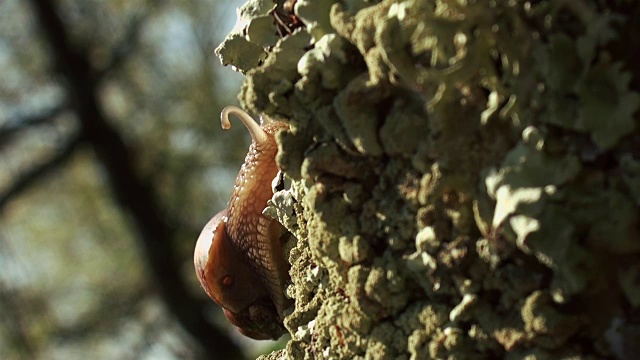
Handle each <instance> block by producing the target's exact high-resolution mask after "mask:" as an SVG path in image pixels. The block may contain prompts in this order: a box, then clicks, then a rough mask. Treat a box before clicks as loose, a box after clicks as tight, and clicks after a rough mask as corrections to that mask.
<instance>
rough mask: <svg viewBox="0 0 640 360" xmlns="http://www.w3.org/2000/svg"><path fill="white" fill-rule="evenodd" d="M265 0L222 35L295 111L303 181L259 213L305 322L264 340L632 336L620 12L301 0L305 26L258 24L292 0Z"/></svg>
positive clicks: (307, 349) (632, 154)
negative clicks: (233, 31) (286, 267)
mask: <svg viewBox="0 0 640 360" xmlns="http://www.w3.org/2000/svg"><path fill="white" fill-rule="evenodd" d="M267 3H269V2H268V1H266V2H264V1H263V2H262V4H263V5H264V6H263V7H262V9H263V12H255V13H254V15H256V16H253V17H252V18H251V19H253V20H248V23H246V24H245V26H244V28H246V29H248V30H246V31H245V33H243V34H242V39H243V40H242V41H245V43H244V45H242V44H240V45H233V46H231V45H229V46H230V49H229V51H232V50H233V48H234V46H239V48H238V49H240V50H237V51H239V52H238V54H240V53H242V52H243V51H247V52H251V51H252V50H251V47H255V48H256V49H261V51H262V50H265V49H266V50H265V51H266V52H265V54H266V57H264V58H261V57H258V60H256V56H255V55H251V56H249V57H248V58H247V59H246V60H244V59H243V61H244V62H243V65H242V66H243V69H244V71H245V72H246V74H247V78H246V80H245V83H244V86H243V89H242V93H241V95H240V98H241V101H242V102H243V103H244V104H245V106H246V107H247V108H248V109H249V110H251V111H254V112H264V113H267V114H269V115H272V116H274V117H276V118H278V119H281V120H284V121H287V122H289V123H290V124H291V130H290V131H288V132H283V133H281V134H279V135H278V136H277V141H278V145H279V154H278V157H277V162H278V165H279V166H280V168H281V169H282V170H283V171H284V172H285V173H286V174H287V175H288V176H289V177H290V178H291V179H292V186H291V188H290V189H288V190H283V191H279V192H277V193H276V194H275V195H274V197H273V199H272V200H271V201H270V202H269V206H268V208H267V209H266V210H265V211H266V213H268V214H270V215H271V216H273V217H275V218H277V219H279V221H280V222H281V223H282V224H283V225H284V226H285V227H286V228H287V230H289V231H290V232H291V233H292V234H293V235H294V236H295V239H293V240H292V241H289V242H287V244H286V247H285V253H286V254H287V259H288V261H289V262H290V263H291V271H290V274H291V279H292V284H291V285H290V286H289V287H288V288H287V289H286V293H287V295H288V296H289V297H291V298H293V299H295V307H294V310H293V313H291V314H290V315H289V316H287V317H286V319H285V326H286V328H287V329H288V330H289V332H290V333H291V334H292V340H291V341H290V342H289V343H288V345H287V348H286V349H284V350H283V351H280V352H278V353H274V354H272V355H270V357H269V358H272V359H275V358H287V359H312V358H334V359H367V358H368V359H378V358H380V359H382V358H385V359H387V358H391V359H422V358H429V357H431V358H456V359H458V358H459V359H465V358H467V359H477V358H507V359H520V358H531V359H534V358H535V359H555V358H563V357H576V358H578V357H580V358H587V359H588V358H603V357H614V358H619V359H625V356H626V358H629V357H628V354H633V352H629V351H633V349H635V348H634V347H633V345H632V344H634V342H633V341H632V340H630V339H634V336H635V337H636V339H637V334H638V327H637V325H634V324H633V323H632V322H630V321H629V317H630V316H631V315H630V314H633V312H634V311H636V310H637V307H638V306H639V305H638V304H639V303H640V300H639V299H640V295H639V294H640V290H639V289H640V283H639V282H638V278H639V276H638V273H639V272H640V270H639V269H638V267H637V266H636V264H638V263H640V259H639V257H640V240H639V239H640V234H639V231H640V225H639V223H640V222H639V217H640V212H639V208H638V207H639V205H640V165H639V164H640V160H638V155H637V143H638V138H639V133H638V132H639V131H640V129H638V127H637V122H638V109H639V108H640V95H639V94H638V88H637V86H638V80H637V79H638V78H639V77H640V75H638V71H639V70H638V67H637V64H636V65H634V64H633V63H629V62H628V61H627V63H624V61H625V59H624V58H617V57H616V56H618V55H616V54H618V53H619V51H618V50H616V51H618V52H616V51H614V49H618V48H619V47H620V46H621V45H620V42H621V41H622V40H620V39H619V38H620V36H623V37H624V38H625V39H628V38H629V37H630V36H636V35H633V31H630V30H629V28H628V27H630V26H632V25H627V24H628V23H627V20H628V19H627V18H626V17H625V16H624V15H621V14H620V13H616V11H615V10H616V9H613V10H614V11H605V12H602V13H599V12H598V10H597V9H596V8H595V7H594V6H593V5H592V4H591V3H589V2H585V1H581V0H568V1H562V2H550V1H541V2H535V4H534V3H529V2H517V1H506V0H504V1H503V0H498V1H491V2H489V1H476V2H467V1H441V0H405V1H403V0H385V1H372V2H368V1H344V2H335V1H332V0H327V1H321V2H312V1H301V0H299V1H297V2H296V5H295V7H294V9H295V11H298V13H297V16H299V18H300V20H301V21H302V22H303V23H304V24H305V25H306V27H304V28H300V29H297V30H296V31H295V32H294V33H293V34H287V35H286V36H284V37H283V38H282V39H275V40H274V39H273V38H271V37H270V36H271V35H273V34H275V33H269V34H271V35H269V34H263V33H260V31H257V30H255V31H254V30H252V29H262V28H263V27H265V28H266V23H267V21H266V18H265V17H264V16H265V14H267V13H266V12H264V9H271V8H272V7H273V6H274V5H278V6H281V5H282V1H279V2H278V3H277V4H274V3H271V4H270V5H267ZM321 4H323V6H321ZM328 4H333V5H332V6H329V5H328ZM324 5H326V6H324ZM610 6H613V5H610ZM616 6H623V5H620V4H618V5H616ZM624 6H632V5H630V3H629V4H627V5H624ZM267 11H268V10H267ZM621 12H622V11H621ZM254 22H255V24H254ZM629 24H633V23H632V22H630V23H629ZM625 27H627V28H625ZM233 36H236V37H237V36H238V35H232V37H231V38H233ZM249 40H251V41H255V43H249ZM230 41H231V40H230ZM236 41H238V40H236ZM238 44H239V43H238ZM226 46H227V45H223V46H222V47H221V50H220V51H221V53H222V50H223V49H225V47H226ZM244 47H246V49H245V48H244ZM233 51H236V50H233ZM253 51H255V50H253ZM259 60H262V61H259ZM235 66H237V65H235ZM567 309H571V311H568V310H567ZM634 309H636V310H634ZM629 349H631V350H629Z"/></svg>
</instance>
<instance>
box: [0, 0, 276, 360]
mask: <svg viewBox="0 0 640 360" xmlns="http://www.w3.org/2000/svg"><path fill="white" fill-rule="evenodd" d="M241 3H242V1H241V0H234V1H223V2H220V1H215V0H208V1H207V0H199V1H169V0H167V1H160V0H158V1H151V0H109V1H105V0H0V69H1V70H0V359H87V358H90V359H206V358H214V359H216V358H220V359H227V358H234V357H236V358H237V357H239V356H244V357H247V358H255V357H256V356H257V355H258V354H260V353H264V352H268V351H270V350H272V349H274V348H277V347H278V346H282V345H281V344H282V342H280V343H274V342H269V341H267V342H255V341H251V340H248V339H246V338H244V337H242V336H241V335H239V333H238V332H237V331H236V330H235V328H233V327H231V326H229V325H228V323H227V321H226V319H224V316H223V315H222V312H221V311H220V309H219V307H218V306H217V305H215V304H214V303H213V302H211V301H210V300H208V298H206V297H205V294H204V292H203V291H202V290H201V289H200V288H199V285H198V283H197V280H196V278H195V275H194V273H193V264H192V251H193V246H194V243H195V240H196V238H197V236H198V234H199V232H200V229H201V228H202V226H203V225H204V224H205V223H206V222H207V221H208V219H209V218H210V217H211V216H212V215H214V214H215V213H217V212H218V211H219V210H221V209H222V208H224V207H225V206H226V202H227V200H228V197H229V196H230V193H231V188H232V186H233V182H234V179H235V176H236V174H237V172H238V170H239V168H240V165H241V164H242V162H243V158H244V155H245V154H246V150H247V147H248V144H249V143H250V137H249V135H248V133H247V132H246V130H245V129H244V128H243V127H242V126H234V127H233V129H231V130H229V131H223V130H222V129H221V128H220V122H219V113H220V109H222V107H224V106H226V105H231V104H237V100H236V94H237V93H238V91H239V88H240V84H241V81H242V77H241V75H239V74H236V73H234V72H233V71H232V70H231V69H230V68H223V67H222V66H221V65H220V61H219V60H218V59H217V57H216V56H215V54H214V49H215V47H216V46H217V45H218V44H219V43H220V42H221V41H222V39H223V38H224V36H225V35H226V34H227V33H228V32H229V30H230V29H231V28H232V27H233V25H234V23H235V19H236V13H235V10H236V8H237V7H238V6H240V5H241Z"/></svg>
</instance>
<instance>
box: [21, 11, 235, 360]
mask: <svg viewBox="0 0 640 360" xmlns="http://www.w3.org/2000/svg"><path fill="white" fill-rule="evenodd" d="M31 3H32V4H33V6H34V10H35V13H36V14H35V15H36V19H37V20H38V22H39V23H40V26H41V27H42V32H43V35H44V36H45V37H46V39H47V40H48V43H49V44H50V47H51V51H52V56H53V58H54V61H55V63H56V65H57V70H58V71H59V73H60V74H61V75H62V76H63V77H64V78H65V79H66V81H67V86H68V91H69V92H70V98H71V99H72V106H74V107H75V110H76V112H77V114H78V118H79V121H80V127H81V130H80V131H81V134H82V135H81V136H82V138H83V139H84V140H86V141H87V142H88V143H89V144H91V146H92V147H93V149H94V151H95V153H96V156H97V158H98V159H99V161H101V162H102V164H103V165H104V167H105V169H106V171H107V174H108V176H109V180H110V183H111V187H112V189H113V192H114V195H115V198H116V199H117V200H118V201H119V203H120V204H121V205H122V207H123V208H125V209H128V210H129V211H130V213H131V215H132V217H133V219H134V222H135V224H136V226H137V229H138V231H139V233H140V238H141V240H142V244H143V247H144V250H145V251H146V255H147V256H146V258H147V261H148V265H149V268H150V270H151V273H152V274H153V275H154V278H155V284H156V286H157V289H158V290H159V292H160V295H161V296H162V298H163V300H164V301H165V303H166V305H167V307H168V308H169V310H170V311H171V312H172V314H173V315H174V316H175V317H176V319H177V320H178V321H179V322H180V323H181V324H182V326H183V327H184V328H185V329H186V330H187V331H188V332H189V333H190V334H191V335H192V336H193V337H194V338H195V339H196V340H197V341H198V342H199V343H200V344H201V346H202V347H203V348H204V349H206V351H207V352H208V354H209V356H213V355H214V354H225V357H227V358H241V357H242V355H241V352H240V350H239V349H238V347H237V346H236V345H235V344H234V343H233V342H231V341H230V339H229V338H228V336H226V335H225V334H224V333H223V332H222V331H221V330H220V329H218V328H216V327H215V326H213V325H212V324H211V323H209V322H207V321H206V320H205V316H204V314H203V312H204V309H205V302H204V301H200V300H197V299H194V298H192V297H190V296H189V291H188V290H187V286H186V284H185V283H184V281H183V279H182V278H181V277H180V274H179V271H178V269H179V264H180V262H179V259H177V256H176V251H175V249H174V246H173V245H172V236H173V235H174V234H175V229H173V228H172V227H170V226H169V225H168V224H167V222H166V220H165V218H164V215H163V212H162V210H161V209H160V206H159V204H158V201H157V200H156V198H155V196H154V193H153V190H152V188H151V185H150V184H149V183H147V182H145V181H144V180H142V179H141V178H140V176H138V174H137V173H136V171H135V168H134V164H133V159H135V157H136V156H135V153H134V151H133V150H131V149H130V148H129V147H128V146H127V145H126V144H125V143H124V141H123V139H122V137H121V136H120V134H118V132H117V131H116V130H115V129H114V127H113V126H111V125H110V124H109V121H108V120H107V115H106V114H105V113H104V111H103V109H102V108H101V106H100V104H99V101H98V98H97V89H98V83H99V81H100V77H99V74H100V73H98V72H96V71H95V69H93V68H92V66H91V64H90V62H89V59H88V55H87V54H86V53H83V52H82V51H81V50H79V49H75V48H73V47H72V46H71V44H70V42H69V39H68V31H67V29H66V28H65V25H64V24H63V22H62V20H61V18H60V16H58V14H57V12H56V8H55V7H54V6H53V5H52V2H50V1H46V0H31Z"/></svg>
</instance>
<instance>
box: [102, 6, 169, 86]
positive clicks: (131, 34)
mask: <svg viewBox="0 0 640 360" xmlns="http://www.w3.org/2000/svg"><path fill="white" fill-rule="evenodd" d="M160 4H161V1H154V2H152V4H151V5H153V6H158V5H160ZM150 14H151V12H150V11H147V12H145V13H143V14H140V15H138V16H136V17H135V18H134V19H133V20H131V23H129V27H128V28H127V31H126V32H125V34H124V36H123V37H122V39H120V41H119V42H118V44H116V45H115V46H114V47H113V49H112V50H111V59H110V61H109V63H108V64H107V65H106V66H105V67H104V68H103V69H101V70H100V71H98V73H97V77H98V78H102V77H104V76H105V75H107V74H108V73H110V72H112V71H114V70H118V69H119V68H120V67H121V66H122V64H123V63H124V62H125V61H126V60H127V59H129V57H130V56H131V55H132V54H133V53H135V51H136V50H137V49H138V40H139V37H140V31H141V29H142V28H143V27H144V25H145V24H146V23H147V20H148V19H149V15H150Z"/></svg>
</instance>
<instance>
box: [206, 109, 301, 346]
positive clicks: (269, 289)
mask: <svg viewBox="0 0 640 360" xmlns="http://www.w3.org/2000/svg"><path fill="white" fill-rule="evenodd" d="M229 115H235V116H237V117H238V118H240V120H241V121H242V122H243V123H244V125H245V126H246V127H247V129H248V130H249V132H250V133H251V138H252V143H251V146H250V147H249V152H248V153H247V156H246V157H245V162H244V164H243V165H242V167H241V168H240V172H239V173H238V176H237V177H236V182H235V185H234V187H233V192H232V194H231V199H230V200H229V204H228V206H227V208H226V209H224V210H222V211H221V212H219V213H218V214H216V215H215V216H214V217H213V218H211V220H209V222H208V223H207V225H205V227H204V229H203V230H202V232H201V233H200V236H199V238H198V241H197V243H196V248H195V252H194V265H195V270H196V275H197V277H198V280H199V281H200V284H201V285H202V288H203V289H204V290H205V292H206V293H207V295H209V297H210V298H211V299H213V300H214V301H215V302H216V303H217V304H218V305H220V306H222V308H223V309H224V313H225V316H226V317H227V319H228V320H229V321H230V322H231V323H232V324H234V325H235V326H237V327H238V328H239V330H240V332H241V333H243V334H244V335H246V336H248V337H251V338H253V339H258V340H262V339H277V338H279V337H280V336H281V335H282V334H284V332H285V329H284V327H283V325H282V320H283V318H284V315H283V312H284V309H285V308H286V307H287V306H288V305H289V304H290V301H289V300H288V299H286V298H285V296H284V286H285V283H286V282H287V280H288V277H289V276H288V264H287V262H286V261H285V259H284V256H283V254H282V244H281V243H280V235H281V234H282V226H281V225H280V224H279V223H278V222H277V221H276V220H273V219H272V218H270V217H268V216H266V215H264V214H262V210H263V209H264V208H265V206H266V204H267V200H269V199H270V198H271V196H272V195H273V190H272V188H271V182H272V180H273V179H274V178H275V177H276V176H277V175H278V171H279V169H278V166H277V164H276V161H275V156H276V154H277V152H278V146H277V144H276V141H275V137H274V136H275V133H276V132H277V131H279V130H284V129H287V128H288V125H286V124H284V123H282V122H278V121H273V120H271V119H268V118H263V119H262V122H261V125H258V124H257V123H256V122H255V121H254V120H253V119H252V118H251V117H250V116H249V115H248V114H247V113H245V112H244V111H242V110H241V109H239V108H237V107H233V106H229V107H226V108H224V109H223V111H222V114H221V122H222V127H223V128H224V129H228V128H230V127H231V123H230V121H229Z"/></svg>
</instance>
